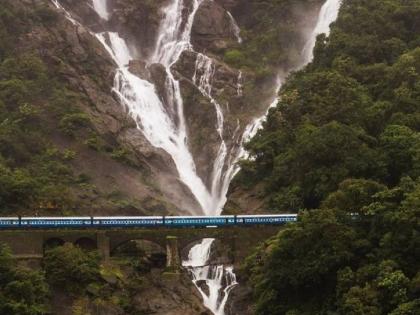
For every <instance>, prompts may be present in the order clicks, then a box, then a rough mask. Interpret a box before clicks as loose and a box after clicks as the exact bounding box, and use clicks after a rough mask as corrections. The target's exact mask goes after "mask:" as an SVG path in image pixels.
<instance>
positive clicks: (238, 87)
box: [236, 71, 244, 97]
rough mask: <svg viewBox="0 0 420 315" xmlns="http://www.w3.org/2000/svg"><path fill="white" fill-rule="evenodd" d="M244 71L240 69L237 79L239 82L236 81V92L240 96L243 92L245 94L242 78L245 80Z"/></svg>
mask: <svg viewBox="0 0 420 315" xmlns="http://www.w3.org/2000/svg"><path fill="white" fill-rule="evenodd" d="M242 75H243V74H242V71H239V74H238V80H237V83H236V94H237V95H238V96H239V97H241V96H243V94H244V91H243V85H242V83H243V82H242V80H243V78H242Z"/></svg>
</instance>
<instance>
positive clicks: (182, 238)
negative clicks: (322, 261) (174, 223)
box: [0, 226, 281, 269]
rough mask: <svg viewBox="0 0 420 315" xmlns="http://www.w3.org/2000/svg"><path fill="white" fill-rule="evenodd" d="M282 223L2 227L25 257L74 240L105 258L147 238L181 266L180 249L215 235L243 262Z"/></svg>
mask: <svg viewBox="0 0 420 315" xmlns="http://www.w3.org/2000/svg"><path fill="white" fill-rule="evenodd" d="M280 229H281V227H279V226H252V227H219V228H153V229H148V228H127V229H121V228H119V229H116V228H115V229H89V228H87V229H31V230H5V231H0V243H4V244H7V245H8V246H9V247H10V248H11V250H12V253H13V255H14V256H15V257H16V258H17V259H21V260H40V259H42V258H43V256H44V252H45V248H46V246H48V245H51V244H63V243H65V242H71V243H73V244H76V245H80V246H81V247H88V248H93V249H97V250H98V251H99V253H100V255H101V257H102V259H103V260H104V261H106V260H108V259H110V256H111V253H112V252H113V251H114V250H115V249H116V248H118V247H119V246H120V245H122V244H124V243H126V242H128V241H131V240H144V241H149V242H153V243H155V244H158V245H159V246H160V247H162V248H166V255H167V262H166V264H167V267H169V268H174V269H177V268H179V267H180V264H181V259H180V252H181V251H182V250H183V249H185V248H187V247H189V246H191V244H193V243H195V242H197V241H199V240H201V239H203V238H215V239H218V240H220V241H221V242H222V243H223V244H224V246H228V248H230V253H231V256H232V257H231V259H232V262H233V263H234V264H237V263H241V262H242V261H243V259H244V258H245V257H247V256H248V255H249V254H250V253H251V250H252V249H253V248H254V247H255V246H257V245H258V244H259V243H261V242H262V241H264V240H266V239H268V238H269V237H271V236H274V235H275V234H276V233H278V231H279V230H280Z"/></svg>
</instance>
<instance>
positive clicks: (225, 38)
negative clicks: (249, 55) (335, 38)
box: [191, 0, 236, 53]
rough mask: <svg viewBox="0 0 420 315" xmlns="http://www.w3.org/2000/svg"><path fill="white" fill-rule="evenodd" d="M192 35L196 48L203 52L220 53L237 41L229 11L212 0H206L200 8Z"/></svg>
mask: <svg viewBox="0 0 420 315" xmlns="http://www.w3.org/2000/svg"><path fill="white" fill-rule="evenodd" d="M191 35H192V37H191V39H192V44H193V45H194V48H195V50H197V51H201V52H207V51H211V52H215V53H220V52H222V51H224V50H225V49H226V48H228V47H229V45H230V44H231V43H232V42H235V41H236V37H235V33H234V31H233V28H232V20H231V18H230V17H229V15H228V12H227V11H226V10H225V9H224V8H223V7H222V6H221V5H219V4H218V3H217V2H214V1H211V0H205V1H204V2H203V4H202V5H201V6H200V8H199V9H198V11H197V14H196V16H195V19H194V26H193V28H192V34H191Z"/></svg>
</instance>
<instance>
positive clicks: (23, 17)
mask: <svg viewBox="0 0 420 315" xmlns="http://www.w3.org/2000/svg"><path fill="white" fill-rule="evenodd" d="M59 19H61V18H60V17H59V16H58V15H57V13H56V12H55V11H54V10H52V9H50V7H49V6H48V5H47V4H42V3H37V4H32V5H30V6H26V5H23V4H22V3H20V2H16V1H6V2H5V3H2V5H1V8H0V214H3V215H10V214H17V213H24V212H29V213H33V212H35V211H36V212H37V213H42V212H49V213H51V212H53V213H55V214H60V213H61V214H62V213H67V214H68V213H71V212H72V211H74V210H73V209H75V208H77V209H78V210H79V209H81V208H83V205H84V203H86V202H87V199H85V200H80V199H78V198H79V196H80V195H81V194H82V195H84V196H86V194H96V195H97V194H99V192H93V191H94V190H93V189H91V190H89V191H88V190H87V189H86V183H85V181H84V180H82V181H81V177H83V176H84V178H85V179H86V178H88V177H87V176H85V175H83V174H81V175H80V176H77V175H75V174H74V163H73V162H74V160H75V159H77V157H78V151H79V150H87V149H88V148H90V149H92V150H95V151H97V152H98V154H104V155H108V156H109V157H111V156H112V157H114V158H115V159H116V160H118V161H122V162H124V163H126V164H129V163H131V164H133V163H132V162H131V161H130V159H129V154H128V153H126V152H125V151H124V148H120V147H119V146H117V144H116V143H114V141H113V140H110V139H109V138H110V137H108V138H107V139H106V140H105V139H104V138H103V137H102V136H101V135H99V133H98V132H97V130H96V127H95V124H94V122H93V121H92V119H91V117H92V116H91V115H89V114H90V112H89V113H88V112H87V111H86V107H87V106H89V104H87V103H89V101H88V100H87V98H86V96H84V95H83V94H82V93H80V90H78V91H77V92H75V91H74V89H75V88H74V87H70V84H69V82H68V78H66V77H65V75H63V74H64V73H67V72H68V71H69V70H68V69H69V68H70V66H69V65H68V63H70V62H71V61H70V60H69V57H68V56H67V55H66V54H67V53H68V52H66V51H65V50H64V51H63V50H59V49H57V51H54V56H53V57H51V56H49V54H51V52H50V51H49V50H48V48H45V51H44V50H42V49H38V48H34V47H32V46H31V45H34V46H36V45H39V43H38V42H37V40H38V38H36V39H34V40H28V36H34V35H33V34H38V35H37V36H45V34H49V33H48V32H49V28H50V27H51V26H52V25H53V24H55V23H57V21H58V20H59ZM28 34H32V35H28ZM39 34H41V35H39ZM28 45H29V46H28ZM27 46H28V47H27ZM86 50H87V54H91V55H92V56H90V55H89V56H88V58H86V60H84V61H81V62H80V65H82V66H83V71H86V75H89V76H90V77H91V78H92V79H93V80H95V79H96V75H95V70H90V69H97V65H96V64H95V63H96V62H97V59H95V55H93V54H94V52H93V51H91V50H92V49H91V48H89V47H86ZM100 86H101V87H103V84H102V83H100ZM109 142H112V145H111V144H109ZM117 150H119V151H117ZM76 172H77V169H76ZM80 192H81V193H80ZM89 206H90V205H89Z"/></svg>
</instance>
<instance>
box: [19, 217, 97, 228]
mask: <svg viewBox="0 0 420 315" xmlns="http://www.w3.org/2000/svg"><path fill="white" fill-rule="evenodd" d="M90 225H91V217H23V218H21V220H20V226H21V227H23V228H69V227H73V228H83V227H89V226H90Z"/></svg>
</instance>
